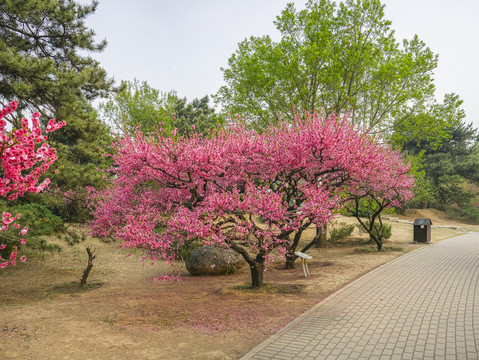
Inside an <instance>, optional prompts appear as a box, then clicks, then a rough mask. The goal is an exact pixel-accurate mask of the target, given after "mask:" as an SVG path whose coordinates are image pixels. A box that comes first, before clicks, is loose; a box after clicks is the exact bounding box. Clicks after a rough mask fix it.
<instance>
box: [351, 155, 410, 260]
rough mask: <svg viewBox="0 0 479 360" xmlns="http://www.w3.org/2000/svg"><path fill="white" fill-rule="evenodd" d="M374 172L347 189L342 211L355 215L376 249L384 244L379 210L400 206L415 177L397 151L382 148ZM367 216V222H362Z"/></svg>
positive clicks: (408, 195) (408, 192)
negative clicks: (379, 161)
mask: <svg viewBox="0 0 479 360" xmlns="http://www.w3.org/2000/svg"><path fill="white" fill-rule="evenodd" d="M380 158H381V159H382V161H381V163H379V164H377V165H378V166H377V168H376V171H374V172H372V173H369V174H368V175H366V176H365V178H364V179H363V181H362V182H361V183H359V184H357V185H355V186H352V187H350V188H348V189H347V190H346V201H345V205H344V208H343V213H345V214H346V215H349V216H354V217H355V218H356V219H357V220H358V222H359V224H360V225H361V226H362V228H364V230H366V231H367V233H368V234H369V236H370V238H371V239H372V240H374V242H375V243H376V245H377V248H378V251H381V248H382V244H383V234H382V230H383V222H382V219H381V213H382V212H383V210H384V209H386V208H388V207H401V206H402V205H404V204H405V203H406V202H407V201H408V200H410V199H411V198H412V197H413V191H412V188H413V187H414V177H413V175H412V174H410V172H409V164H405V161H404V158H403V156H402V155H401V153H400V152H399V151H390V150H389V151H388V150H385V149H384V150H383V151H382V152H381V153H380ZM364 218H367V221H364Z"/></svg>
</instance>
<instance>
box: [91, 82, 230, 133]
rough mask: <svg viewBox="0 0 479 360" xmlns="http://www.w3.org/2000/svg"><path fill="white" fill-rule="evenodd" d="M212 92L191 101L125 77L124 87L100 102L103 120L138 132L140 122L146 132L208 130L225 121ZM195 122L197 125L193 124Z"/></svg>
mask: <svg viewBox="0 0 479 360" xmlns="http://www.w3.org/2000/svg"><path fill="white" fill-rule="evenodd" d="M208 103H209V98H208V96H204V97H202V98H201V99H193V101H192V102H189V103H188V100H187V99H186V97H184V98H181V97H179V96H178V95H177V93H176V92H175V91H170V92H167V93H164V92H161V91H159V90H157V89H155V88H153V87H151V86H150V85H149V84H148V83H147V82H146V81H143V82H141V83H140V82H139V81H138V80H136V79H135V80H134V81H122V82H121V90H120V91H118V92H117V93H115V94H113V96H112V97H111V98H110V99H109V100H108V101H107V102H106V103H103V104H101V105H100V110H101V112H102V119H103V121H104V122H105V123H106V124H107V125H109V126H110V127H111V128H112V130H113V131H114V132H116V133H120V134H123V135H124V134H126V133H130V134H132V133H134V131H135V129H136V128H137V127H138V126H141V130H142V131H143V132H144V133H150V132H154V131H156V130H157V129H160V128H161V129H162V130H165V131H167V132H168V133H170V134H171V132H172V131H173V129H175V128H176V129H177V132H178V133H179V134H182V135H187V134H191V133H192V132H199V133H202V134H206V133H207V132H208V130H210V129H212V128H215V127H217V126H218V125H220V124H222V120H221V117H220V116H219V115H218V114H216V113H215V109H213V108H211V107H210V106H209V105H208ZM193 126H194V129H193V128H192V127H193Z"/></svg>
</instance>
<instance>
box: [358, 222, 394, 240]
mask: <svg viewBox="0 0 479 360" xmlns="http://www.w3.org/2000/svg"><path fill="white" fill-rule="evenodd" d="M369 224H370V222H369V221H365V222H364V225H366V227H368V228H369V226H370V225H369ZM356 226H357V227H358V229H359V232H361V233H363V234H364V233H367V231H366V229H364V227H363V226H362V225H361V224H358V225H356ZM373 232H374V234H375V235H378V234H379V223H377V222H375V223H374V227H373ZM382 235H383V239H389V238H390V237H391V235H392V226H391V224H384V223H383V228H382Z"/></svg>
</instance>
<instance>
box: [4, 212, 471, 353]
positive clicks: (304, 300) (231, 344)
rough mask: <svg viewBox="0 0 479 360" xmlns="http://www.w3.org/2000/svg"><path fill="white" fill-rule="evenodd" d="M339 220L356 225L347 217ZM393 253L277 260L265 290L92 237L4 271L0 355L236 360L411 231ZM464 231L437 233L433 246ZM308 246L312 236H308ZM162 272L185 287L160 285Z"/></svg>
mask: <svg viewBox="0 0 479 360" xmlns="http://www.w3.org/2000/svg"><path fill="white" fill-rule="evenodd" d="M394 217H396V218H399V219H402V220H404V219H410V220H412V219H414V218H431V219H432V222H433V224H435V225H445V224H450V225H458V226H461V227H462V228H465V229H469V230H471V231H479V226H471V225H466V224H460V223H458V222H456V221H451V220H448V219H446V218H445V216H444V214H442V213H440V212H438V211H434V210H428V211H424V210H422V211H418V210H412V211H409V212H407V213H406V215H405V216H397V215H394ZM337 222H345V223H354V222H355V220H354V219H349V218H340V219H338V220H337ZM391 224H393V236H392V238H391V239H390V240H388V241H386V242H385V243H384V246H385V247H386V249H387V250H388V251H385V252H380V253H378V252H376V251H370V250H369V248H373V246H372V245H367V246H365V243H366V237H365V236H364V235H363V236H362V237H361V235H360V234H359V233H358V232H357V230H355V232H354V233H353V236H352V237H350V238H349V239H347V240H344V241H340V242H337V243H331V242H330V243H328V248H326V249H315V248H313V249H310V250H309V251H308V254H310V255H311V256H312V257H313V259H312V260H310V261H309V268H310V272H311V276H310V277H309V278H307V279H306V278H304V275H303V270H302V267H301V264H300V263H299V262H298V263H297V265H296V269H293V270H283V267H284V264H283V263H282V262H278V263H275V264H273V266H270V268H269V269H268V271H267V272H266V273H265V276H264V278H265V282H266V283H268V285H267V286H265V287H264V288H262V289H261V290H259V291H252V290H251V289H250V288H249V287H248V284H249V281H250V274H249V270H248V269H246V268H244V269H242V270H240V271H239V272H238V273H237V274H233V275H228V276H220V277H206V276H196V277H193V276H190V275H188V273H187V272H186V270H185V268H184V266H183V265H182V264H177V265H176V267H175V268H171V267H169V266H167V265H166V264H157V265H155V266H152V265H151V264H149V263H145V262H143V263H140V262H139V258H140V256H141V253H140V252H139V251H136V252H134V253H133V254H132V256H129V257H128V256H126V255H127V254H128V253H129V252H130V251H127V250H125V249H121V248H119V247H118V244H105V243H100V242H98V241H97V240H95V239H90V238H89V239H88V240H87V241H86V242H84V243H81V244H77V245H75V246H73V247H70V246H67V245H65V244H62V247H63V250H62V251H61V252H60V253H58V254H45V255H43V256H39V255H37V256H36V257H35V256H30V257H29V260H28V262H27V263H26V264H20V266H17V267H16V268H10V269H6V270H3V271H1V272H0V279H1V280H0V281H1V288H0V289H1V290H0V344H1V346H0V359H35V360H46V359H52V360H53V359H82V360H84V359H95V360H97V359H100V360H101V359H238V358H240V357H241V356H242V355H243V354H245V353H246V352H248V350H250V349H251V348H253V347H254V346H256V345H257V344H259V343H260V342H262V341H263V340H264V339H266V338H267V337H268V336H270V335H271V334H273V333H274V332H276V331H278V330H279V329H281V328H282V327H283V326H284V325H286V324H287V323H288V322H290V321H291V320H293V319H294V318H295V317H297V316H298V315H299V314H301V313H303V312H304V311H306V310H307V309H308V308H310V307H312V306H313V305H315V304H316V303H318V302H319V301H321V300H322V299H324V298H325V297H327V296H328V295H330V294H331V293H333V292H334V291H336V290H338V289H339V288H341V287H342V286H344V285H346V284H348V283H349V282H351V281H352V280H354V279H356V278H357V277H359V276H361V275H363V274H365V273H366V272H368V271H370V270H371V269H374V268H376V267H378V266H380V265H382V264H384V263H386V262H388V261H391V260H393V259H395V258H396V257H398V256H401V255H403V254H405V253H406V252H409V251H412V250H415V249H418V248H420V247H421V246H428V245H418V244H414V243H412V236H413V235H412V232H413V231H412V230H413V229H412V226H411V225H408V224H404V223H398V222H391ZM464 231H465V230H464V229H462V230H461V229H449V228H439V227H433V229H432V238H433V242H436V241H440V240H442V239H445V238H448V237H452V236H457V235H460V234H462V233H463V232H464ZM308 232H309V233H308V234H307V236H306V240H307V239H310V238H311V237H312V236H313V235H314V230H313V229H311V230H308ZM89 245H90V246H93V247H94V249H95V254H96V259H95V260H94V265H95V266H94V268H93V270H92V271H91V274H90V277H89V279H88V285H87V286H86V287H84V288H80V287H79V286H78V285H79V280H80V277H81V275H82V272H83V269H84V268H85V267H86V264H87V254H86V251H85V248H86V246H89ZM165 271H168V272H174V271H180V273H181V274H182V280H181V281H175V282H156V281H154V280H153V278H154V277H155V276H158V275H159V274H162V273H164V272H165Z"/></svg>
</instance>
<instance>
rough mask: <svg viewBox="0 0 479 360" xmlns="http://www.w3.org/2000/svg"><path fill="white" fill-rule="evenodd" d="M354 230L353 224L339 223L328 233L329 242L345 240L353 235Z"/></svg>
mask: <svg viewBox="0 0 479 360" xmlns="http://www.w3.org/2000/svg"><path fill="white" fill-rule="evenodd" d="M354 228H355V225H353V224H350V225H348V224H346V223H340V224H339V225H338V226H336V227H334V228H333V229H332V230H331V231H330V232H329V238H330V239H331V241H338V240H342V239H345V238H347V237H348V236H350V235H351V234H352V233H353V230H354Z"/></svg>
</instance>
